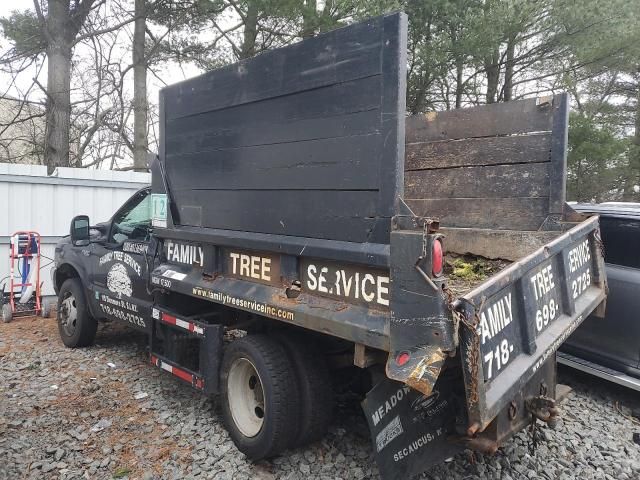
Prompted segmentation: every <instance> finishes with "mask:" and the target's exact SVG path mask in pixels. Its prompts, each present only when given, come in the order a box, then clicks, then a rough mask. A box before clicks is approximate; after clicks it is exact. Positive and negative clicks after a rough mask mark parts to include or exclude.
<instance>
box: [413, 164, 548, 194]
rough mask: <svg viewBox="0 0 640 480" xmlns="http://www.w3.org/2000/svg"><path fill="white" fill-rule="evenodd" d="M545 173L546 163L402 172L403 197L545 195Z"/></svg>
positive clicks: (546, 176) (546, 186)
mask: <svg viewBox="0 0 640 480" xmlns="http://www.w3.org/2000/svg"><path fill="white" fill-rule="evenodd" d="M548 175H549V164H548V163H530V164H522V165H492V166H486V167H485V166H483V167H461V168H449V169H439V170H419V171H413V172H407V173H406V174H405V197H406V198H410V199H414V198H504V197H545V196H548V195H549V177H548Z"/></svg>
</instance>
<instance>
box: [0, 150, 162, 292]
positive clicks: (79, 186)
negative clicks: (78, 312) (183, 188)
mask: <svg viewBox="0 0 640 480" xmlns="http://www.w3.org/2000/svg"><path fill="white" fill-rule="evenodd" d="M150 182H151V175H150V174H148V173H137V172H113V171H105V170H86V169H82V168H58V169H57V170H56V171H55V172H54V173H53V175H52V176H47V168H46V167H44V166H41V165H17V164H7V163H0V279H4V278H5V277H6V276H8V275H9V239H10V237H11V235H12V234H13V233H14V232H16V231H18V230H35V231H37V232H38V233H40V235H41V236H42V254H43V255H46V256H47V257H49V258H53V252H54V247H55V244H56V243H57V242H58V240H59V239H60V238H61V237H63V236H64V235H67V234H68V233H69V224H70V222H71V219H72V218H73V217H74V216H76V215H81V214H85V215H89V218H90V219H91V223H92V224H96V223H99V222H103V221H106V220H108V219H109V218H111V216H112V215H113V213H114V212H115V211H116V210H117V209H118V208H119V207H120V206H121V205H122V204H123V203H124V202H125V200H127V199H128V198H129V197H130V196H131V195H132V194H133V193H134V192H135V191H136V190H138V189H140V188H142V187H144V186H146V185H148V184H149V183H150ZM49 262H50V260H47V259H46V258H44V257H43V258H42V264H43V265H46V264H48V263H49ZM40 280H41V281H44V291H43V293H44V295H53V294H54V292H53V285H52V284H51V275H50V267H49V266H47V267H45V268H43V269H42V271H41V273H40ZM4 282H5V280H0V285H2V283H4ZM7 285H8V284H7ZM7 288H8V287H7Z"/></svg>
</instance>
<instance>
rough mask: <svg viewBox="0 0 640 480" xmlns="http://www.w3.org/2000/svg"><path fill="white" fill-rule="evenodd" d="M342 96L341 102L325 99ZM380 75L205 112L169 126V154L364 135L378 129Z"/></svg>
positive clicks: (180, 119) (171, 122)
mask: <svg viewBox="0 0 640 480" xmlns="http://www.w3.org/2000/svg"><path fill="white" fill-rule="evenodd" d="M331 98H340V99H341V101H340V102H332V101H327V99H331ZM379 109H380V77H379V76H376V77H370V78H367V79H363V80H361V81H356V82H348V83H342V84H338V85H332V86H328V87H325V88H321V89H317V90H313V91H310V92H303V93H297V94H293V95H290V96H285V97H276V98H270V99H266V100H263V101H261V102H254V103H248V104H244V105H238V106H236V107H234V108H227V109H224V110H216V111H212V112H204V113H201V114H198V115H192V116H189V117H184V118H179V119H174V120H172V121H169V122H168V123H167V129H168V131H167V151H168V152H181V153H188V152H198V151H203V150H213V149H216V148H225V147H236V148H238V147H243V146H255V145H261V144H273V143H282V142H297V141H301V140H312V139H317V138H331V137H338V136H347V135H362V134H365V133H372V132H376V131H378V130H379V128H380V110H379Z"/></svg>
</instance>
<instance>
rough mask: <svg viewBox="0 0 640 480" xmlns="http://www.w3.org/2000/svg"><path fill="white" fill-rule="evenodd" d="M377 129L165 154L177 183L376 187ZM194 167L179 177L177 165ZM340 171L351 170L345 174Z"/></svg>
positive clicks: (252, 187)
mask: <svg viewBox="0 0 640 480" xmlns="http://www.w3.org/2000/svg"><path fill="white" fill-rule="evenodd" d="M379 137H380V134H372V135H361V136H349V137H339V138H329V139H321V140H309V141H301V142H292V143H277V144H273V145H257V146H255V147H244V148H226V149H220V150H216V151H208V152H196V153H188V154H185V153H176V154H168V155H167V159H168V161H169V168H168V169H167V170H168V172H169V176H171V177H172V178H175V179H176V181H174V186H175V188H177V189H185V188H193V189H209V190H216V189H218V190H228V189H240V190H264V189H272V190H275V189H282V190H288V189H291V188H295V189H298V190H300V189H304V190H376V191H377V190H378V185H379V183H380V182H379V179H378V168H377V166H378V164H377V161H376V160H377V157H378V153H379V152H378V150H379ZM182 169H187V170H190V171H198V172H199V175H197V176H193V177H189V178H187V177H185V176H183V175H180V170H182ZM346 172H354V173H353V174H350V175H346V174H345V173H346Z"/></svg>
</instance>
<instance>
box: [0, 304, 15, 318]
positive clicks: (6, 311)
mask: <svg viewBox="0 0 640 480" xmlns="http://www.w3.org/2000/svg"><path fill="white" fill-rule="evenodd" d="M11 320H13V312H12V311H11V305H10V304H8V303H5V304H4V305H2V321H3V322H4V323H9V322H10V321H11Z"/></svg>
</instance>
